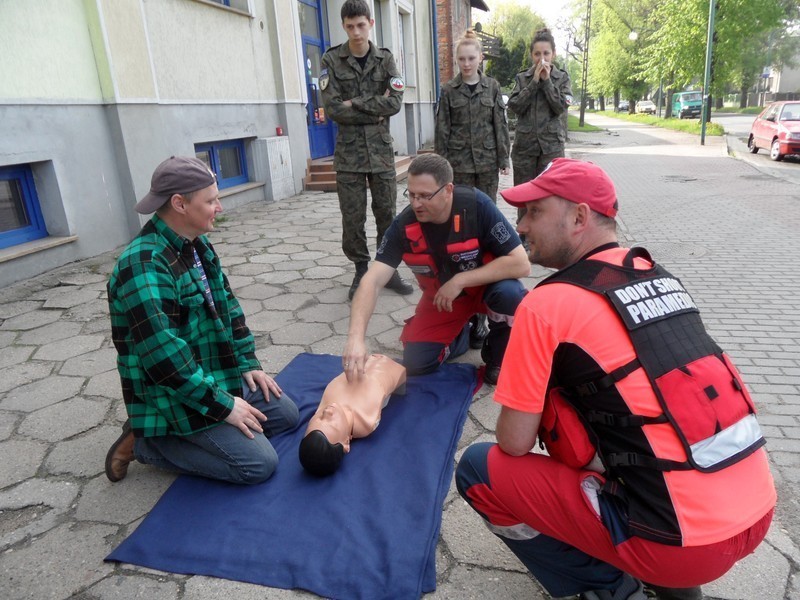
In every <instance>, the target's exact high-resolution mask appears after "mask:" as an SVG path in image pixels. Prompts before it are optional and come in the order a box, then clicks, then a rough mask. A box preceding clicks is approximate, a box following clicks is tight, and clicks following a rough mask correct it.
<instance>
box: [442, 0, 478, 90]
mask: <svg viewBox="0 0 800 600" xmlns="http://www.w3.org/2000/svg"><path fill="white" fill-rule="evenodd" d="M435 1H436V21H437V25H438V40H437V41H438V44H439V78H440V82H441V83H447V82H448V81H450V80H451V79H452V78H453V77H455V76H456V74H457V73H458V68H457V67H456V57H455V44H456V42H457V41H458V40H459V39H461V37H462V36H463V35H464V33H465V32H466V31H467V29H469V28H470V26H471V25H472V17H471V9H473V8H476V9H478V10H483V11H486V12H488V11H489V7H488V6H487V5H486V2H484V0H435Z"/></svg>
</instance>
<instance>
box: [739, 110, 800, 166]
mask: <svg viewBox="0 0 800 600" xmlns="http://www.w3.org/2000/svg"><path fill="white" fill-rule="evenodd" d="M747 147H748V148H749V149H750V152H752V153H753V154H755V153H756V152H758V150H759V148H769V157H770V158H771V159H772V160H783V157H784V156H786V155H787V154H800V101H795V102H773V103H772V104H768V105H767V107H766V108H765V109H764V110H763V111H762V112H761V114H760V115H758V117H756V120H755V121H753V125H752V127H750V136H749V137H748V139H747Z"/></svg>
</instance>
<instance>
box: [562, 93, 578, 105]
mask: <svg viewBox="0 0 800 600" xmlns="http://www.w3.org/2000/svg"><path fill="white" fill-rule="evenodd" d="M564 100H566V101H567V106H572V105H573V104H575V98H573V97H572V96H570V95H569V94H564Z"/></svg>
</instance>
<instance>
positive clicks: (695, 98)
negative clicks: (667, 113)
mask: <svg viewBox="0 0 800 600" xmlns="http://www.w3.org/2000/svg"><path fill="white" fill-rule="evenodd" d="M702 110H703V95H702V94H701V93H700V92H677V93H675V94H672V114H673V115H674V116H676V117H678V118H679V119H692V118H694V119H698V118H700V113H701V112H702Z"/></svg>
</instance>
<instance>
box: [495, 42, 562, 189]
mask: <svg viewBox="0 0 800 600" xmlns="http://www.w3.org/2000/svg"><path fill="white" fill-rule="evenodd" d="M555 56H556V42H555V40H554V39H553V34H552V33H550V30H549V29H540V30H539V31H537V32H536V34H535V35H534V37H533V41H532V42H531V59H532V61H533V66H532V67H531V68H530V69H528V70H526V71H521V72H520V73H517V77H516V81H515V85H514V91H513V92H511V97H510V98H509V99H508V107H509V108H510V109H511V110H512V111H513V112H514V114H515V115H517V128H516V133H515V137H514V147H513V148H512V149H511V160H512V161H513V163H514V185H519V184H521V183H525V182H526V181H530V180H531V179H533V178H534V177H536V176H537V175H538V174H539V173H541V172H542V171H543V170H544V168H545V167H546V166H547V165H548V164H550V161H552V160H553V159H554V158H558V157H560V156H564V144H565V143H566V141H567V128H566V118H565V113H566V111H567V107H568V106H569V105H570V104H571V103H572V87H571V85H570V81H569V74H568V73H567V72H566V71H562V70H561V69H559V68H558V67H556V66H555V65H554V64H553V59H554V58H555Z"/></svg>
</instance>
